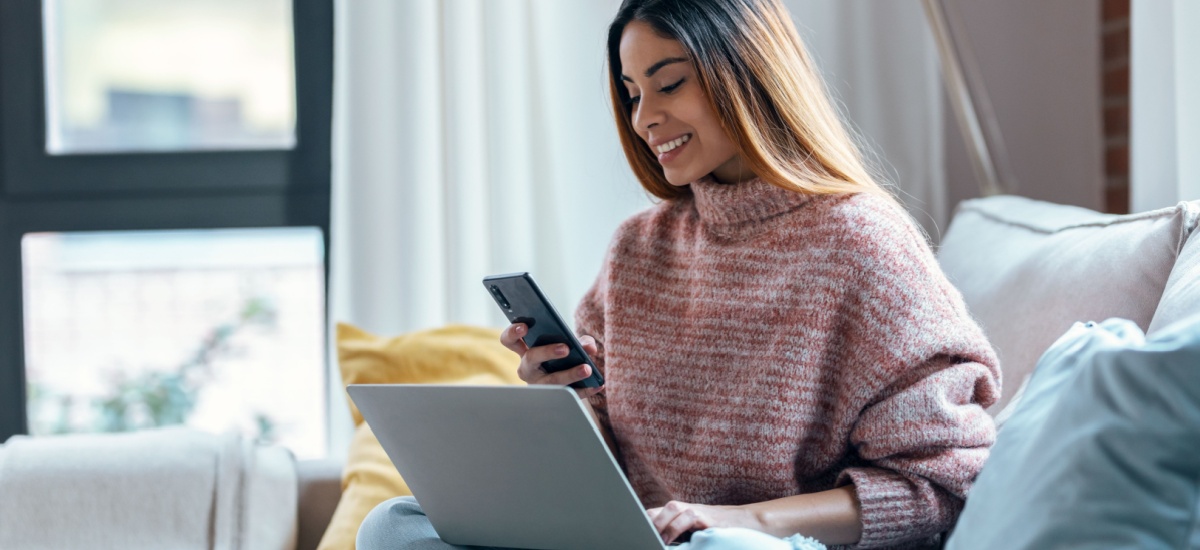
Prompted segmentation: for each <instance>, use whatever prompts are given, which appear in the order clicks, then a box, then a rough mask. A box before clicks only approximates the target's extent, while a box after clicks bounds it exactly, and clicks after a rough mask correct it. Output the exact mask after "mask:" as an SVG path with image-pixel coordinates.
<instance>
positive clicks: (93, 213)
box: [0, 0, 334, 442]
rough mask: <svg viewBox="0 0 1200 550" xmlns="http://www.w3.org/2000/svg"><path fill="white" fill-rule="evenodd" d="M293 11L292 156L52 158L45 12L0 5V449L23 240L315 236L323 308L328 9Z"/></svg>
mask: <svg viewBox="0 0 1200 550" xmlns="http://www.w3.org/2000/svg"><path fill="white" fill-rule="evenodd" d="M292 10H293V11H292V17H293V27H294V38H293V41H294V48H295V54H294V59H295V75H296V76H295V78H296V143H295V146H294V147H293V148H292V149H290V150H247V151H219V152H214V151H196V152H169V153H157V152H146V153H115V154H107V153H88V154H72V155H50V154H48V153H47V152H46V148H45V144H46V124H45V122H46V120H45V119H46V108H45V74H44V67H45V63H44V60H43V44H44V41H43V34H42V32H43V29H44V25H43V23H42V3H41V1H40V0H14V1H12V2H8V1H6V2H2V3H0V442H3V441H4V440H6V439H7V438H8V437H9V436H11V435H14V434H23V433H28V420H27V403H26V381H25V354H24V334H23V331H24V313H23V306H22V298H23V296H22V295H23V289H24V285H23V281H22V266H21V238H22V236H23V235H25V234H26V233H33V232H66V231H118V230H159V229H220V228H255V227H298V226H304V227H318V228H320V230H321V233H322V236H323V238H324V241H325V242H324V249H325V259H326V261H325V280H326V290H327V292H326V302H328V275H329V263H328V258H329V249H330V239H329V220H330V178H331V130H332V112H333V55H334V53H333V13H334V8H333V0H293V1H292ZM326 306H328V303H326ZM325 310H326V311H328V307H326V308H325ZM326 344H327V345H328V342H326ZM324 360H325V358H322V361H324ZM323 370H324V371H325V372H327V371H328V369H323ZM326 376H327V374H326ZM325 382H326V383H328V380H326V381H325ZM327 405H328V404H327Z"/></svg>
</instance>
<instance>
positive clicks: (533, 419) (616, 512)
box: [347, 384, 664, 550]
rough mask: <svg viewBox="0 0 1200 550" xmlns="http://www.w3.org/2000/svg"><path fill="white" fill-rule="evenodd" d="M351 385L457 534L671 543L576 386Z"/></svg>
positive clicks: (606, 543)
mask: <svg viewBox="0 0 1200 550" xmlns="http://www.w3.org/2000/svg"><path fill="white" fill-rule="evenodd" d="M347 391H349V393H350V397H351V399H353V400H354V404H355V405H357V406H358V409H359V410H360V411H362V414H363V418H365V419H366V421H367V423H368V424H370V425H371V429H372V431H374V432H375V435H376V437H378V438H379V442H380V443H381V444H382V445H383V449H384V450H385V451H387V454H388V457H389V458H391V459H392V463H393V464H395V465H396V470H397V471H399V472H400V475H401V476H403V477H404V480H405V481H406V482H407V483H408V486H409V488H410V489H412V491H413V496H415V497H416V499H417V501H418V502H420V504H421V508H422V509H423V510H424V512H425V514H426V515H427V516H428V517H429V521H430V522H431V523H432V524H433V528H434V529H435V530H437V533H438V535H439V536H440V537H441V538H442V540H444V541H446V542H449V543H451V544H464V545H478V546H499V547H507V548H529V549H546V550H575V549H579V550H592V549H595V550H612V549H616V548H621V549H628V550H641V549H647V550H650V549H653V550H662V549H663V548H664V546H663V544H662V539H660V538H659V536H658V532H657V530H655V528H654V525H653V524H652V523H651V522H650V519H649V518H648V517H647V516H646V512H645V510H644V509H643V508H642V505H641V503H640V502H639V501H638V498H637V496H636V495H635V494H634V492H633V489H632V488H631V487H630V486H629V482H628V481H627V480H626V479H625V475H624V474H623V473H622V472H621V469H620V467H619V466H618V465H617V462H616V460H614V459H613V456H612V454H611V453H610V452H609V450H608V447H607V446H606V445H605V444H604V439H603V437H602V436H601V435H600V432H599V431H598V428H597V427H596V425H595V424H594V423H593V422H592V419H591V417H590V415H589V414H588V411H587V410H586V409H585V408H584V407H585V405H584V404H583V402H581V401H580V400H579V397H578V396H577V395H575V391H574V390H572V389H570V388H567V387H558V386H436V385H407V384H400V385H351V386H350V387H349V388H347Z"/></svg>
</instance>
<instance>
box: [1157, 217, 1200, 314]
mask: <svg viewBox="0 0 1200 550" xmlns="http://www.w3.org/2000/svg"><path fill="white" fill-rule="evenodd" d="M1195 204H1200V201H1196V203H1195ZM1198 225H1200V220H1193V221H1192V226H1193V229H1192V232H1191V235H1190V236H1189V237H1188V239H1187V242H1186V243H1185V244H1184V245H1183V250H1181V251H1180V252H1179V259H1178V260H1176V261H1175V267H1173V268H1172V269H1171V277H1170V278H1169V279H1167V286H1166V288H1165V289H1163V295H1162V299H1161V300H1159V302H1158V309H1157V310H1155V312H1154V318H1153V319H1151V320H1150V330H1148V331H1147V335H1151V336H1152V335H1154V334H1156V333H1158V332H1159V331H1161V330H1162V329H1164V328H1166V327H1168V326H1170V325H1171V324H1173V323H1176V322H1179V321H1182V320H1183V319H1185V318H1187V317H1189V316H1192V315H1196V314H1200V227H1197V226H1198Z"/></svg>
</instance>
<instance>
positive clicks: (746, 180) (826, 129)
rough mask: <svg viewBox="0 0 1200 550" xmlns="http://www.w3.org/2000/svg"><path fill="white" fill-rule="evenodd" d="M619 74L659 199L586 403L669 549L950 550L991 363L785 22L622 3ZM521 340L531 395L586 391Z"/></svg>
mask: <svg viewBox="0 0 1200 550" xmlns="http://www.w3.org/2000/svg"><path fill="white" fill-rule="evenodd" d="M608 59H609V67H610V88H611V89H610V91H611V96H612V100H613V103H614V106H615V114H616V122H617V127H618V131H619V134H620V136H621V142H622V145H623V146H624V149H625V153H626V156H627V158H628V159H629V162H630V164H631V165H632V167H633V170H634V172H635V173H636V175H637V176H638V179H639V180H640V181H641V183H642V185H643V186H644V187H645V188H646V189H647V190H648V191H649V192H650V193H652V194H653V195H655V196H657V197H659V198H661V199H663V200H662V202H660V203H659V204H658V205H656V206H655V207H653V208H651V209H649V210H647V211H645V212H642V213H640V214H638V215H635V216H634V217H632V218H631V219H629V220H627V221H626V222H625V223H624V224H622V226H621V227H620V228H619V229H618V230H617V232H616V235H615V236H614V239H613V243H612V245H611V247H610V249H609V252H608V256H607V258H606V260H605V264H604V266H603V268H602V271H601V273H600V275H599V277H598V279H597V281H596V283H595V284H594V286H593V287H592V288H591V290H590V291H589V292H588V293H587V295H586V296H585V297H584V299H583V302H582V303H581V305H580V307H579V309H578V314H577V318H576V324H577V328H578V330H579V332H580V333H581V335H583V336H582V340H583V342H584V344H585V347H586V348H587V350H588V352H589V354H590V355H591V356H592V358H593V359H594V361H595V363H596V365H597V368H599V369H601V371H602V372H603V374H604V376H605V378H606V380H607V383H606V385H605V386H604V387H603V388H600V389H587V390H578V391H579V392H580V395H581V397H585V398H587V399H588V402H589V403H590V404H591V406H592V408H593V411H594V413H595V416H596V419H597V422H598V424H599V425H600V426H601V427H602V431H603V432H604V433H605V435H606V438H607V440H608V441H609V445H610V447H611V448H612V450H613V452H614V455H615V456H617V457H618V459H619V460H620V462H621V465H622V467H623V468H624V470H625V472H626V474H627V476H628V478H629V481H630V483H631V485H632V486H633V488H634V490H635V491H636V492H637V494H638V496H639V497H640V498H641V500H642V502H643V504H644V505H645V506H646V507H647V509H648V513H649V514H650V516H651V518H652V520H653V522H654V524H655V526H656V527H657V528H658V530H659V532H660V533H661V534H662V537H663V540H664V541H667V542H670V541H674V540H677V539H679V538H680V537H682V536H684V535H685V533H689V532H693V531H698V530H703V529H707V528H719V527H742V528H749V529H754V530H757V531H762V532H765V533H768V534H771V535H775V536H779V537H785V536H789V535H793V534H797V533H800V534H803V535H807V536H810V537H813V538H816V539H817V540H819V541H821V542H823V543H825V544H829V545H842V544H856V545H857V546H858V547H861V548H877V547H921V546H926V545H933V544H936V543H937V541H938V538H939V534H940V533H943V532H945V531H946V530H948V529H949V528H950V527H951V526H952V525H953V523H954V520H955V518H956V517H957V514H958V512H959V511H960V510H961V508H962V504H963V499H964V498H965V496H966V493H967V490H968V489H969V487H970V484H971V482H972V480H973V479H974V477H975V475H976V474H977V473H978V472H979V470H980V468H981V467H982V465H983V463H984V460H985V459H986V458H987V455H988V449H989V447H990V446H991V444H992V442H993V440H994V438H995V428H994V424H993V423H992V421H991V418H990V417H989V416H988V415H987V414H986V413H985V412H984V409H985V408H986V407H987V406H989V405H991V404H992V403H993V402H994V401H995V400H996V398H997V396H998V395H999V371H998V369H997V359H996V356H995V353H994V351H993V349H992V348H991V346H990V345H989V344H988V341H987V340H986V338H985V337H984V335H983V333H982V331H981V330H980V329H979V327H978V325H977V324H976V323H975V322H974V321H973V320H972V319H971V317H970V315H969V314H968V312H967V310H966V306H965V305H964V303H963V301H962V297H961V295H960V294H959V293H958V292H957V291H956V290H955V289H954V287H953V286H951V285H950V283H949V282H947V280H946V278H945V277H944V275H943V274H942V273H941V271H940V270H939V268H938V266H937V263H936V261H935V259H934V257H933V255H932V253H931V251H930V249H929V246H928V245H927V243H926V242H925V240H924V237H923V236H922V234H921V232H920V231H919V230H917V228H916V226H915V225H914V224H913V222H912V220H911V219H910V218H909V217H908V216H907V215H906V214H905V213H904V211H903V210H902V208H901V207H900V206H899V205H898V204H897V202H896V201H895V200H894V199H893V198H892V197H891V196H890V195H889V194H888V193H887V192H886V191H885V190H884V189H882V188H881V187H880V186H879V185H878V184H876V183H875V182H874V181H873V179H872V178H871V176H870V174H869V173H868V171H867V170H866V169H865V167H864V165H863V162H862V160H861V157H860V154H859V152H858V150H857V148H856V147H855V145H854V143H853V141H852V140H851V139H850V137H849V135H848V134H847V132H846V131H845V129H844V127H843V125H842V123H841V121H840V120H839V118H838V116H837V113H836V111H835V110H834V108H833V107H832V105H831V103H830V101H829V99H828V97H827V94H826V92H825V90H824V87H823V84H822V82H821V80H820V78H819V77H818V75H817V73H816V71H815V70H814V68H813V66H812V63H811V61H810V59H809V57H808V55H807V53H806V52H805V50H804V47H803V45H802V44H801V42H800V39H799V36H798V35H797V33H796V31H795V28H794V27H793V25H792V24H791V19H790V17H789V15H788V14H787V13H786V11H785V10H784V9H783V8H782V7H781V6H780V5H779V3H778V1H777V0H626V1H625V2H624V3H623V4H622V5H621V8H620V10H619V11H618V13H617V16H616V18H615V20H614V21H613V23H612V25H611V26H610V28H609V38H608ZM524 330H525V327H524V326H523V325H519V324H517V325H512V326H510V327H508V328H507V329H506V330H505V331H504V332H503V334H502V335H501V340H502V341H503V343H504V344H505V345H506V346H508V347H509V348H510V349H512V350H514V351H515V352H517V353H518V354H520V355H521V356H522V359H521V366H520V371H519V372H520V375H521V377H522V379H523V380H525V381H526V382H528V383H530V384H570V383H571V382H575V381H577V380H581V379H583V378H586V377H587V376H588V375H589V374H590V372H589V370H588V369H589V367H587V366H586V365H581V366H579V367H577V368H574V369H570V370H567V371H560V372H556V373H553V374H547V373H545V372H544V371H542V370H541V369H540V368H539V365H540V364H541V363H542V362H544V361H546V360H549V359H553V358H556V357H561V356H563V355H565V350H563V349H559V348H557V347H555V346H542V347H536V348H532V349H527V348H526V346H525V345H524V343H523V342H522V341H521V340H520V337H521V336H522V335H523V331H524ZM386 506H387V504H386V503H385V505H382V506H381V508H383V507H386ZM376 512H379V509H377V510H376ZM376 512H373V513H372V516H376ZM371 521H372V519H370V518H369V519H368V523H370V522H371ZM367 529H368V528H367V527H366V526H364V530H367ZM362 538H363V532H361V531H360V540H361V539H362Z"/></svg>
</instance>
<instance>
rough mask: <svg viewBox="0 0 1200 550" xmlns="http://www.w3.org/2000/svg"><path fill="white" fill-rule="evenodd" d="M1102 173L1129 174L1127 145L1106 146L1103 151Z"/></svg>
mask: <svg viewBox="0 0 1200 550" xmlns="http://www.w3.org/2000/svg"><path fill="white" fill-rule="evenodd" d="M1104 173H1106V174H1108V175H1109V176H1127V175H1129V146H1128V145H1118V146H1114V147H1108V148H1106V150H1105V151H1104Z"/></svg>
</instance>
